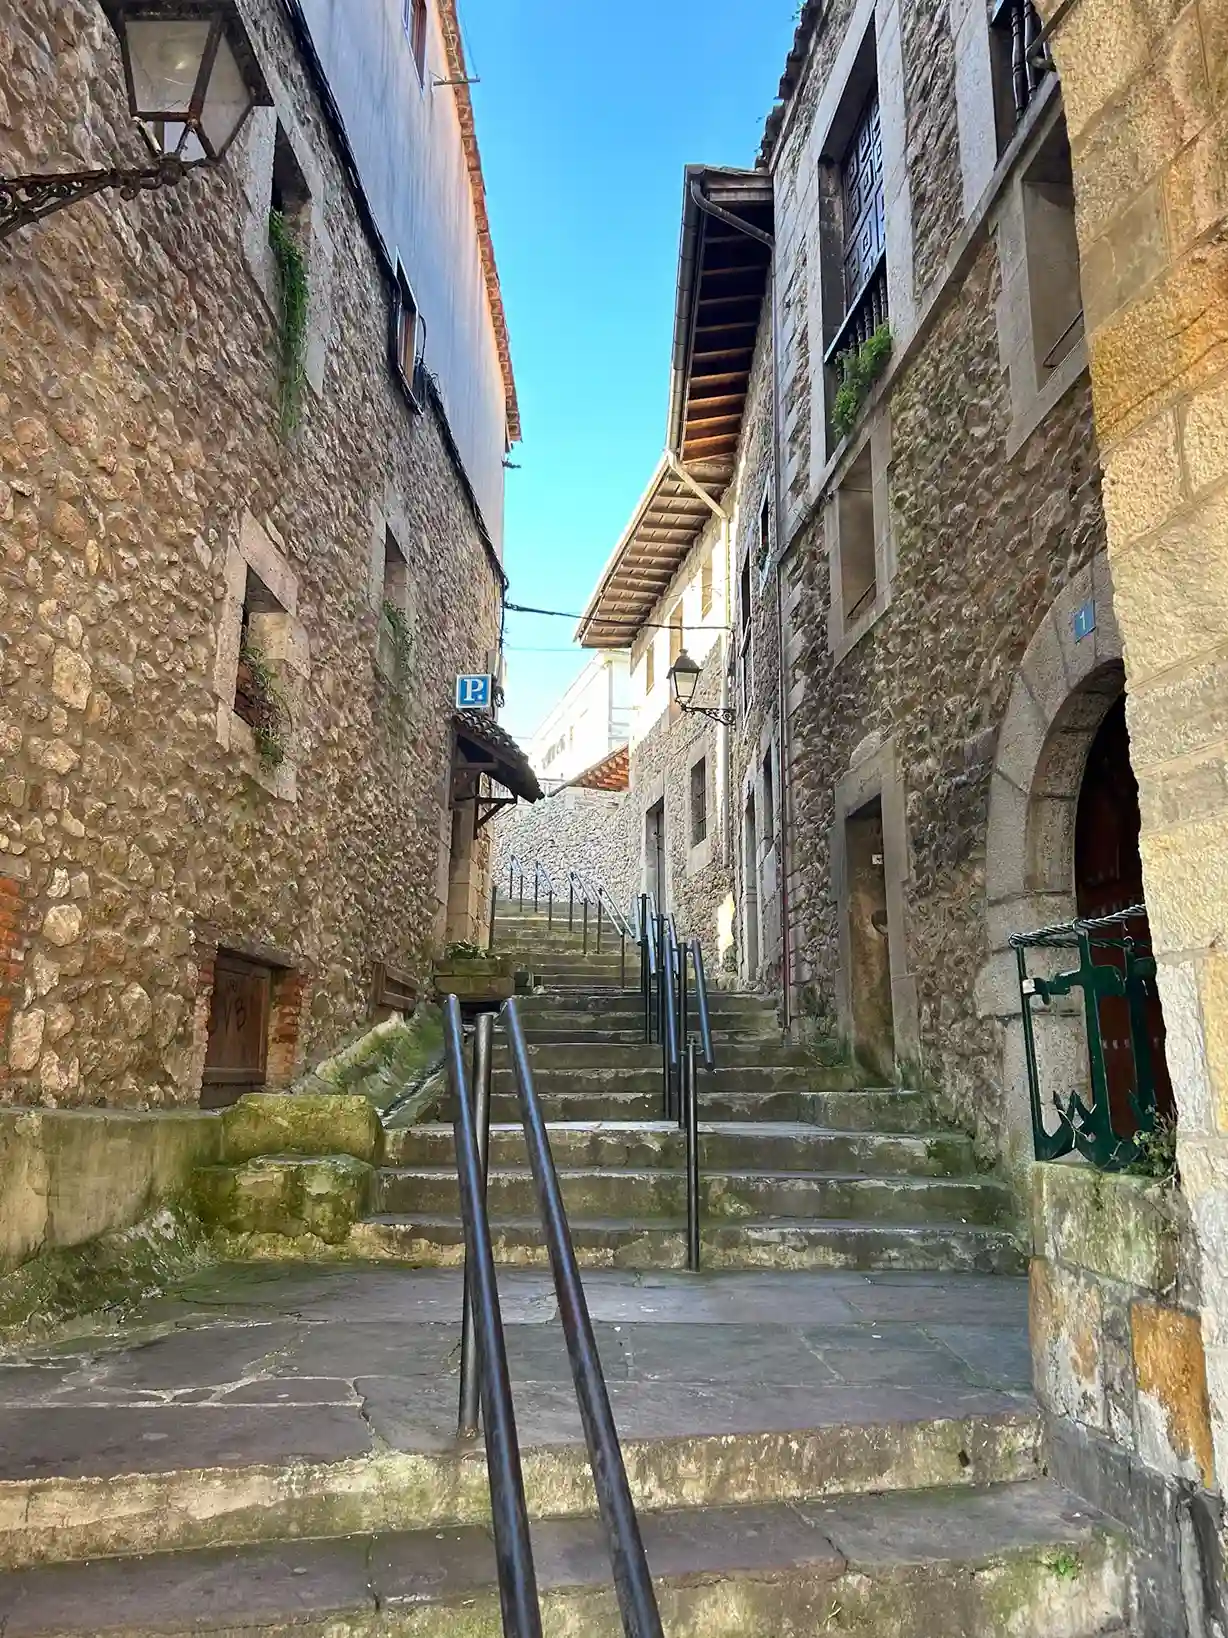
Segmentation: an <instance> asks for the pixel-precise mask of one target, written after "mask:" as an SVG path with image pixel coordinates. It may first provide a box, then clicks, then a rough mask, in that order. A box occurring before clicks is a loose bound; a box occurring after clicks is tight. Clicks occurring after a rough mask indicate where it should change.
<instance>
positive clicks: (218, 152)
mask: <svg viewBox="0 0 1228 1638" xmlns="http://www.w3.org/2000/svg"><path fill="white" fill-rule="evenodd" d="M100 4H101V5H102V9H103V11H104V12H105V13H106V14H107V17H108V18H109V19H110V21H111V24H112V26H113V28H114V29H115V32H116V34H117V35H118V36H119V43H120V50H121V51H122V53H123V60H124V79H125V82H126V85H127V91H128V108H129V111H130V112H131V114H132V117H133V118H134V119H137V120H140V121H141V122H142V123H143V125H144V127H145V132H146V136H147V137H148V139H149V141H150V144H151V146H152V147H154V149H155V150H156V151H157V158H156V159H155V160H154V161H153V163H152V164H149V165H138V166H131V167H118V166H115V167H107V168H105V169H102V170H96V171H70V172H64V173H61V174H58V175H51V176H11V177H0V239H6V238H8V236H9V235H10V234H11V233H15V232H16V231H17V229H18V228H22V227H27V226H28V225H29V224H30V223H31V222H37V221H40V220H41V219H42V218H43V217H44V216H50V215H51V214H52V212H53V211H57V210H62V209H63V208H64V207H65V206H66V205H74V204H76V203H77V201H78V200H80V199H89V198H91V197H92V196H93V195H94V194H96V193H103V192H105V191H106V190H107V189H109V188H118V189H119V191H120V193H121V194H122V195H123V197H124V198H125V199H133V198H135V197H136V195H137V194H139V193H145V192H149V191H152V190H153V189H156V188H167V187H174V186H175V185H176V184H177V183H178V182H180V181H182V179H183V178H184V176H185V175H187V173H188V172H189V171H191V170H194V169H195V168H196V167H197V166H200V165H216V164H217V163H218V162H219V160H221V159H222V158H223V157H224V156H225V153H226V150H227V149H228V148H229V147H230V145H231V143H232V142H233V141H234V139H235V137H236V136H237V135H238V134H239V131H240V130H241V129H242V127H243V122H244V121H245V120H246V119H247V116H248V115H249V114H250V113H251V111H252V109H253V108H260V107H268V106H269V104H270V103H271V102H272V100H273V99H272V97H271V96H270V95H269V88H268V86H267V85H266V83H265V79H264V75H263V74H262V73H261V72H260V65H259V63H258V62H257V60H256V53H255V51H254V50H253V49H252V43H251V41H250V39H249V38H248V35H247V30H246V29H245V28H244V26H243V20H242V18H241V17H240V15H239V11H238V8H237V6H236V4H235V0H100Z"/></svg>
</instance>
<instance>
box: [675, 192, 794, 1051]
mask: <svg viewBox="0 0 1228 1638" xmlns="http://www.w3.org/2000/svg"><path fill="white" fill-rule="evenodd" d="M691 198H692V199H693V200H694V201H695V204H696V205H697V206H698V208H699V209H700V210H702V211H705V212H706V213H707V214H708V215H709V216H714V217H715V218H716V219H717V221H719V222H724V223H725V225H726V226H727V227H732V228H737V230H738V231H739V232H740V233H745V234H746V235H747V236H748V237H749V238H752V239H758V240H759V242H760V243H761V244H765V245H766V246H767V247H768V249H769V250H770V251H771V253H772V260H771V264H770V266H769V268H768V301H769V303H770V311H771V325H772V496H773V503H774V508H775V513H776V645H777V650H778V654H779V664H778V665H777V671H778V673H779V685H780V686H779V700H778V705H777V715H778V718H779V723H780V756H779V759H778V761H779V768H778V772H779V775H780V811H779V813H778V814H777V818H776V835H777V840H778V845H779V852H780V966H781V978H782V980H783V983H782V986H781V989H782V994H783V1001H784V1027H785V1029H788V1028H789V1027H790V1025H791V1023H792V1020H793V1014H794V1011H795V1008H794V1005H793V979H794V975H793V936H792V928H791V927H790V925H789V854H790V849H791V846H792V836H793V826H792V810H793V783H792V778H791V774H792V760H793V759H792V752H791V747H790V736H789V690H788V682H787V676H786V667H785V614H784V557H785V552H786V550H787V548H788V544H789V543H788V542H787V541H785V482H784V452H783V450H782V448H781V438H780V428H781V419H782V417H781V381H780V366H781V349H780V302H779V299H778V296H779V292H778V280H777V262H776V239H775V236H774V235H773V234H771V233H765V232H764V231H763V229H762V228H757V227H754V226H752V224H751V223H750V222H743V221H742V220H741V219H740V218H739V217H737V216H735V215H733V213H732V212H731V211H727V210H722V209H721V207H720V206H719V205H714V204H713V203H712V202H711V200H710V199H708V198H707V196H706V195H705V193H704V191H703V189H702V188H701V187H700V185H699V179H698V177H694V178H692V181H691Z"/></svg>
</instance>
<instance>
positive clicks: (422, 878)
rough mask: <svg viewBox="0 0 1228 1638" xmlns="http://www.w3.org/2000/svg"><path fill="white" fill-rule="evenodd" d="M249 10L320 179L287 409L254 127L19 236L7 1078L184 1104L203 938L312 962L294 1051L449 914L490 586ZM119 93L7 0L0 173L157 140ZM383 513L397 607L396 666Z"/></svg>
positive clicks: (2, 515) (346, 223)
mask: <svg viewBox="0 0 1228 1638" xmlns="http://www.w3.org/2000/svg"><path fill="white" fill-rule="evenodd" d="M246 9H247V10H248V11H249V12H250V13H251V14H252V20H253V23H254V28H255V36H256V39H257V42H258V49H259V52H260V55H261V59H262V62H264V64H265V65H266V67H267V69H268V71H269V76H270V79H271V80H272V81H273V82H274V83H275V85H276V87H277V92H278V98H279V105H278V110H277V118H278V119H279V120H281V121H282V122H283V123H284V125H285V127H286V129H287V130H288V131H289V132H291V133H292V135H293V139H294V143H295V145H296V155H301V158H302V162H303V169H304V171H305V173H307V174H309V175H310V176H311V178H312V188H313V199H312V206H311V216H312V241H311V258H310V269H309V271H310V278H311V281H312V313H313V332H312V335H311V338H310V348H309V355H308V382H307V385H306V387H305V389H304V402H303V409H302V424H301V426H300V427H299V428H298V430H297V431H296V432H294V433H293V434H292V435H290V436H289V437H284V436H283V435H282V431H281V427H280V413H279V391H278V378H279V368H280V365H279V342H278V330H277V319H276V317H275V314H274V311H273V310H272V308H271V307H270V305H269V300H268V291H267V279H265V277H264V274H265V273H266V272H267V269H266V268H265V267H264V264H263V263H262V261H261V258H262V257H267V250H266V249H265V248H264V235H265V231H266V230H265V228H264V226H263V223H264V220H265V214H264V213H265V212H266V211H267V206H260V207H258V208H257V209H256V211H255V215H254V217H253V207H252V202H251V201H252V196H253V194H254V196H255V197H256V198H257V199H260V198H261V197H262V198H263V199H264V200H265V201H267V198H268V192H267V189H268V187H269V186H270V180H269V174H268V171H267V170H266V169H264V168H263V167H264V166H265V160H266V158H267V164H268V166H271V163H272V155H271V147H272V144H271V140H270V137H271V129H270V126H269V124H268V122H267V121H266V122H265V123H264V124H262V125H257V123H256V122H253V124H252V126H251V127H250V128H249V131H248V133H247V138H246V140H245V141H244V142H243V143H242V144H241V146H240V147H238V148H236V150H235V151H234V152H233V154H232V157H231V159H230V160H229V161H228V163H227V164H226V165H225V166H223V167H222V168H221V169H219V170H218V171H216V172H208V173H204V174H200V175H198V176H195V177H193V178H191V179H190V180H189V181H187V182H186V183H185V184H184V185H183V186H182V187H181V188H179V189H178V190H176V191H174V192H168V193H163V194H158V195H153V196H144V197H142V198H140V199H139V200H136V201H132V202H124V201H121V200H120V199H119V198H118V197H116V196H114V195H112V196H109V197H104V198H102V199H101V200H99V201H96V202H91V203H88V204H86V205H84V206H79V207H77V208H75V209H73V210H72V211H70V212H66V213H64V214H63V215H61V216H58V217H56V218H54V219H52V220H50V221H48V222H47V223H45V224H43V225H41V226H39V227H37V228H35V229H33V230H26V231H24V232H22V233H21V234H20V235H18V236H17V238H15V239H14V240H12V241H10V243H9V244H8V245H7V246H6V251H5V255H4V258H3V263H2V265H0V551H2V553H3V564H4V578H3V588H2V592H0V682H2V685H3V686H2V695H0V751H2V752H3V758H4V760H3V767H2V770H0V861H2V862H0V880H2V881H3V882H4V883H5V884H6V885H5V887H4V891H3V895H0V906H2V907H3V911H4V919H2V920H0V958H2V961H3V963H4V964H3V965H0V1023H3V1022H4V1021H5V1013H6V1012H7V1011H8V1010H9V1009H12V1018H11V1021H10V1022H9V1033H8V1052H7V1067H6V1068H5V1069H4V1070H2V1071H0V1096H3V1097H4V1098H5V1099H7V1100H8V1101H15V1102H32V1101H42V1102H44V1103H69V1104H71V1103H109V1104H122V1105H130V1106H165V1105H172V1104H182V1103H186V1102H191V1101H192V1100H194V1099H195V1097H196V1096H197V1092H198V1090H199V1085H200V1074H201V1063H202V1059H203V1052H204V1039H203V1031H204V1027H205V1021H206V1020H207V1018H208V1009H209V995H208V990H207V988H205V987H204V980H203V978H202V975H203V974H206V973H207V971H208V964H209V962H210V960H211V958H212V955H213V952H214V950H215V949H216V948H217V947H218V946H219V945H220V946H223V947H226V948H230V949H235V950H240V951H244V950H246V951H248V952H253V953H255V954H257V955H259V954H261V953H262V952H267V953H269V955H270V958H271V959H275V961H276V963H277V964H278V966H279V970H282V971H288V972H292V973H297V974H298V975H300V976H301V979H302V994H301V1009H300V1017H301V1030H300V1032H299V1036H298V1039H297V1041H295V1042H293V1043H290V1046H289V1050H287V1042H286V1041H285V1040H280V1041H278V1042H277V1043H275V1045H276V1047H277V1052H278V1056H279V1058H280V1059H284V1060H286V1062H284V1063H283V1064H282V1065H281V1071H280V1072H281V1073H282V1074H283V1075H288V1074H289V1073H291V1072H292V1069H293V1067H294V1063H295V1062H301V1060H302V1058H303V1056H304V1055H306V1054H318V1053H319V1052H322V1051H323V1050H325V1049H327V1048H328V1047H329V1046H330V1045H332V1044H333V1043H334V1042H335V1041H336V1040H337V1039H338V1038H340V1037H341V1036H342V1035H344V1034H345V1033H346V1032H347V1031H348V1030H349V1029H350V1028H351V1027H352V1026H353V1025H354V1024H355V1022H356V1021H358V1020H359V1019H360V1018H361V1017H362V1016H363V1015H364V1013H365V1010H366V1007H367V1003H368V997H369V992H370V986H371V974H372V965H373V963H374V962H375V961H377V960H383V961H386V962H387V963H389V964H391V965H393V966H396V967H399V968H402V969H408V970H409V971H411V972H420V971H421V970H422V969H423V968H424V966H425V965H426V963H427V961H428V959H429V954H430V951H431V947H432V943H433V941H434V939H435V937H436V933H437V922H438V917H439V912H440V906H441V902H442V898H443V893H444V892H445V891H446V868H445V869H444V870H443V871H442V873H441V859H442V860H443V861H444V863H445V865H446V854H447V847H448V838H449V826H448V815H447V812H446V805H447V778H448V766H449V759H450V754H451V737H450V736H451V726H450V710H449V699H450V693H451V685H452V678H453V676H454V674H455V673H456V672H457V671H462V670H472V669H479V670H484V669H486V668H487V661H488V656H489V655H490V653H491V652H492V650H493V649H494V647H495V645H496V642H497V631H498V605H499V598H500V595H501V592H500V581H499V578H498V572H497V568H496V566H495V565H494V564H493V562H492V560H491V557H490V554H489V551H488V549H487V548H486V546H485V544H484V542H483V538H482V534H481V530H480V528H479V524H478V520H477V519H476V516H475V513H474V510H473V507H472V504H471V501H470V498H469V494H468V491H467V489H466V487H465V485H464V483H463V481H462V477H461V475H460V473H459V470H458V468H457V466H456V464H455V461H454V459H453V455H452V452H451V449H450V445H449V440H448V436H447V431H446V428H445V426H444V425H443V423H442V421H441V419H440V417H439V415H438V414H437V413H435V411H434V410H432V409H430V408H428V409H427V411H426V412H425V413H415V412H414V411H413V410H412V409H411V407H410V405H409V404H408V402H407V400H406V398H405V396H404V394H403V392H402V391H401V389H400V388H399V386H398V385H397V384H396V383H395V381H394V379H393V376H392V373H391V371H390V369H389V366H388V359H387V335H388V326H389V311H390V307H389V304H390V290H389V286H388V282H387V278H386V270H385V269H384V268H383V267H382V266H381V264H380V262H379V261H378V260H377V257H376V255H375V254H374V252H373V249H372V246H371V244H370V242H369V240H368V239H367V237H366V236H365V233H364V231H363V229H362V227H361V226H360V222H359V218H358V215H357V212H356V209H355V204H354V200H353V197H352V195H351V193H350V191H349V184H348V181H347V178H346V175H345V173H344V172H343V170H342V167H341V166H340V164H339V163H338V159H337V155H336V151H335V147H334V144H333V142H332V139H331V137H330V136H329V134H328V131H327V129H326V127H325V125H324V122H323V119H322V117H321V113H320V107H319V104H318V101H317V99H316V96H315V93H314V90H313V88H312V86H311V84H310V83H309V80H308V77H307V74H306V71H305V69H304V67H303V65H302V63H301V62H300V61H299V60H298V58H297V57H296V55H295V53H294V50H293V48H292V45H291V41H290V39H289V35H288V29H287V25H286V22H285V18H284V15H283V13H282V10H281V8H280V7H278V6H277V5H275V4H273V3H272V0H262V3H261V4H259V5H252V6H250V7H248V8H246ZM121 87H122V73H121V69H120V64H119V55H118V51H117V49H116V44H115V39H114V36H113V33H112V31H111V30H110V28H109V27H108V25H107V24H106V23H105V21H104V19H103V17H102V14H101V12H100V11H99V9H98V7H97V6H96V5H95V4H94V3H93V0H89V3H86V0H20V3H15V0H0V170H4V171H6V172H21V171H35V170H47V169H55V168H68V169H71V168H73V167H74V166H80V165H90V164H98V163H101V162H103V161H104V160H105V161H107V162H110V161H112V160H113V159H116V158H123V157H127V158H128V159H131V160H135V159H137V158H139V156H140V151H141V144H140V141H139V137H138V134H137V132H136V131H135V129H134V128H133V126H132V123H131V121H130V120H129V118H128V117H127V113H126V109H125V108H124V106H123V97H122V91H121ZM266 147H267V149H268V153H267V155H266V154H265V148H266ZM261 187H263V188H264V190H265V191H264V192H263V195H261V192H260V189H261ZM253 221H254V222H255V245H254V248H253V244H252V233H253V228H252V223H253ZM390 531H391V532H392V533H393V534H394V535H395V537H396V539H397V541H398V544H399V546H400V549H401V551H402V553H403V554H404V556H405V559H406V565H407V567H406V587H405V611H406V615H407V620H408V624H409V628H410V634H411V643H410V651H409V654H408V655H407V656H406V657H405V661H404V664H402V663H401V660H400V659H398V660H397V663H396V664H395V665H389V664H388V663H387V654H386V653H385V655H384V659H383V661H381V657H380V639H379V627H380V619H381V612H380V611H381V600H382V592H383V586H382V555H383V546H384V541H385V538H386V535H387V533H388V532H390ZM255 561H259V562H261V563H263V564H265V568H264V569H261V570H259V571H258V572H259V574H260V578H261V579H262V581H264V583H265V585H266V586H267V585H268V582H267V580H265V574H266V572H267V573H268V574H269V575H271V576H272V578H273V579H274V580H275V581H276V586H275V587H274V588H272V589H273V590H274V591H275V592H276V597H277V602H278V604H279V606H280V610H281V612H280V613H278V614H275V615H270V616H268V619H269V620H270V622H271V624H270V629H269V658H270V660H271V661H272V662H273V663H274V666H275V669H277V670H278V671H279V673H280V675H281V678H282V681H283V684H284V686H285V691H286V693H287V695H288V696H289V697H290V699H291V700H292V703H293V714H292V720H291V725H290V729H289V734H288V745H287V746H286V756H285V760H284V762H283V763H282V765H281V766H280V767H277V768H271V767H270V766H268V765H267V764H266V763H265V762H262V760H261V758H260V757H259V756H258V755H257V754H256V752H255V750H254V747H253V740H252V735H251V733H250V730H248V729H247V726H246V724H245V723H243V722H242V721H241V720H240V718H239V717H238V716H236V714H235V712H234V711H233V709H232V708H231V707H232V703H233V687H234V680H233V670H231V669H228V666H229V665H231V664H232V662H233V660H234V658H235V651H236V650H237V630H238V621H239V615H240V613H241V603H242V600H243V595H244V586H245V584H246V583H247V580H246V577H247V573H248V570H249V569H251V568H252V566H253V562H255ZM270 565H271V567H270ZM258 618H259V616H258ZM14 917H15V918H16V926H17V928H18V930H19V940H18V942H19V946H20V947H19V948H18V949H17V950H15V951H14V950H13V949H12V945H13V943H14V939H13V922H14ZM15 975H19V976H15Z"/></svg>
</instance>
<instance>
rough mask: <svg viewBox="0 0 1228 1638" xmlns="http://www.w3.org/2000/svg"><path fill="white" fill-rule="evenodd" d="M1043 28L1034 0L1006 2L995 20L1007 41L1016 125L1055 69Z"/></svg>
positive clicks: (1010, 0)
mask: <svg viewBox="0 0 1228 1638" xmlns="http://www.w3.org/2000/svg"><path fill="white" fill-rule="evenodd" d="M1042 26H1043V25H1042V23H1041V20H1040V15H1039V13H1038V12H1037V10H1036V7H1035V6H1034V5H1033V4H1032V3H1031V0H1003V3H1002V4H1001V5H1000V6H999V7H998V10H997V13H996V15H995V17H994V27H995V28H996V29H1000V30H1001V31H1002V34H1003V36H1004V40H1005V41H1006V42H1008V47H1007V48H1008V49H1009V53H1010V57H1009V61H1010V76H1011V97H1012V100H1013V102H1014V105H1015V123H1016V125H1018V123H1019V121H1020V120H1021V119H1022V118H1023V116H1024V115H1025V114H1026V113H1027V111H1028V107H1029V105H1030V103H1031V101H1032V98H1033V97H1034V96H1035V95H1036V93H1037V91H1038V90H1039V89H1040V83H1041V81H1042V80H1043V79H1044V77H1045V75H1046V74H1048V73H1050V72H1051V71H1052V69H1053V60H1052V58H1051V57H1050V56H1049V51H1048V47H1047V46H1046V44H1045V43H1044V41H1043V40H1042V39H1041V28H1042Z"/></svg>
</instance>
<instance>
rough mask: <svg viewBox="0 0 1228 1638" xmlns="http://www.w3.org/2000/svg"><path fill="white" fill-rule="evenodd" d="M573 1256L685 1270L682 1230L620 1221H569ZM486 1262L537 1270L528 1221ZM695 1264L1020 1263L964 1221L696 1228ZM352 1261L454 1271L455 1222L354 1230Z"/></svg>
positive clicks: (862, 1267)
mask: <svg viewBox="0 0 1228 1638" xmlns="http://www.w3.org/2000/svg"><path fill="white" fill-rule="evenodd" d="M571 1233H572V1240H573V1242H574V1244H575V1248H576V1256H577V1258H578V1260H579V1262H580V1265H581V1266H582V1267H584V1268H635V1269H679V1268H685V1267H686V1260H687V1253H686V1230H685V1227H684V1226H683V1224H682V1223H681V1222H679V1223H677V1224H639V1223H628V1222H626V1221H623V1220H619V1219H611V1218H607V1219H581V1218H572V1219H571ZM491 1239H492V1243H493V1245H494V1252H495V1260H496V1262H498V1263H499V1264H501V1265H502V1266H503V1267H506V1268H540V1267H544V1266H545V1264H546V1260H547V1259H546V1252H545V1247H544V1245H543V1242H542V1230H541V1222H540V1219H539V1218H538V1217H537V1216H536V1215H535V1216H532V1217H524V1218H518V1219H507V1220H503V1219H500V1220H495V1221H492V1223H491ZM702 1242H703V1252H702V1262H703V1267H704V1269H705V1270H715V1269H749V1268H761V1269H856V1270H859V1271H861V1272H870V1271H873V1270H885V1269H891V1270H901V1271H908V1272H912V1273H962V1274H1022V1273H1023V1272H1024V1270H1025V1269H1026V1266H1027V1264H1026V1259H1025V1258H1024V1255H1023V1253H1022V1251H1021V1250H1020V1248H1019V1245H1018V1242H1017V1241H1016V1240H1015V1238H1014V1236H1013V1235H1012V1234H1010V1233H1009V1232H1008V1231H1007V1230H1006V1229H1001V1228H991V1227H976V1226H972V1225H969V1224H966V1223H926V1224H923V1225H921V1224H911V1223H889V1224H878V1223H867V1222H839V1221H836V1220H834V1219H832V1220H825V1221H812V1222H807V1221H804V1220H802V1219H799V1218H793V1219H791V1220H787V1221H785V1220H781V1219H779V1218H775V1219H753V1220H745V1221H742V1222H738V1223H724V1224H716V1225H714V1224H712V1223H705V1224H704V1225H703V1229H702ZM347 1244H348V1249H349V1251H350V1252H352V1253H353V1254H354V1255H355V1256H358V1257H363V1258H371V1259H375V1260H378V1261H386V1262H397V1263H408V1264H412V1265H414V1266H415V1267H418V1268H458V1267H460V1266H461V1264H463V1262H464V1260H465V1246H464V1234H463V1232H462V1228H461V1223H460V1219H459V1218H456V1217H450V1216H448V1217H431V1216H426V1215H416V1214H409V1213H404V1214H396V1215H393V1214H384V1215H379V1216H372V1217H369V1218H366V1219H365V1220H364V1221H363V1222H360V1223H356V1224H355V1225H354V1228H353V1231H352V1233H351V1235H350V1239H349V1241H348V1243H347Z"/></svg>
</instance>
